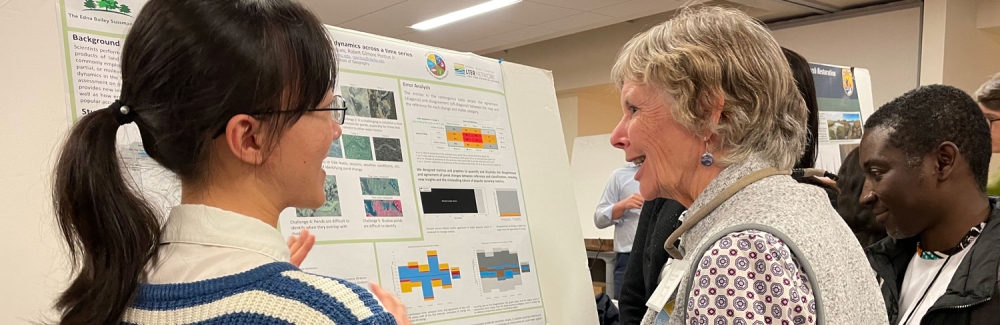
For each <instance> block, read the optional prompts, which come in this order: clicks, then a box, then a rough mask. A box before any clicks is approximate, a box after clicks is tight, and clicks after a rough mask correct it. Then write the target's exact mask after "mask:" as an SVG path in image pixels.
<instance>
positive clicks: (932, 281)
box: [902, 255, 951, 325]
mask: <svg viewBox="0 0 1000 325" xmlns="http://www.w3.org/2000/svg"><path fill="white" fill-rule="evenodd" d="M948 261H951V255H948V258H946V259H945V260H944V264H943V265H941V268H939V269H938V270H937V273H936V274H934V278H933V279H931V284H928V285H927V288H924V293H923V294H921V295H920V300H917V303H916V304H914V305H913V309H911V310H910V314H909V315H908V316H906V321H903V323H902V325H906V324H908V323H909V322H910V317H913V314H914V313H916V312H917V308H920V304H922V303H923V302H924V298H927V292H928V291H931V287H933V286H934V282H937V279H938V276H941V271H944V268H945V267H946V266H948Z"/></svg>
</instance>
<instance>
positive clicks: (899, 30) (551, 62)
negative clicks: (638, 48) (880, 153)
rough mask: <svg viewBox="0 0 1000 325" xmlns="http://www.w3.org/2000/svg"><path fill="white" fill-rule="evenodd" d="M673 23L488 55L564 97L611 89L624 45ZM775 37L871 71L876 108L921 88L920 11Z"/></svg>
mask: <svg viewBox="0 0 1000 325" xmlns="http://www.w3.org/2000/svg"><path fill="white" fill-rule="evenodd" d="M668 18H669V15H668V14H660V15H655V16H651V17H646V18H642V19H637V20H635V21H634V22H633V23H620V24H615V25H611V26H606V27H602V28H598V29H594V30H589V31H585V32H581V33H577V34H573V35H569V36H564V37H560V38H556V39H552V40H548V41H544V42H539V43H535V44H529V45H525V46H522V47H517V48H513V49H510V50H508V51H507V52H496V53H490V54H487V55H486V56H489V57H496V58H504V59H505V60H507V61H511V62H518V63H522V64H526V65H530V66H534V67H539V68H542V69H548V70H552V73H553V75H554V76H555V80H556V81H555V82H556V91H560V92H562V91H567V90H571V89H576V88H582V87H588V86H593V85H598V84H606V83H608V82H610V72H611V65H612V64H613V63H614V61H615V57H616V55H617V53H618V50H619V49H620V48H621V47H622V45H624V44H625V42H627V41H628V40H629V39H631V38H632V36H634V35H635V34H637V33H639V32H642V31H643V30H645V29H647V28H648V27H650V26H652V25H655V24H657V23H660V22H662V21H664V20H665V19H668ZM972 24H975V22H974V21H973V22H972ZM772 34H773V35H774V37H775V38H776V39H777V40H778V42H779V43H780V44H781V45H782V46H786V47H788V48H790V49H792V50H794V51H796V52H798V53H800V54H802V55H803V56H805V57H806V59H808V60H809V61H810V62H821V63H829V64H836V65H847V66H856V67H861V68H866V69H868V70H869V71H871V74H872V83H873V87H872V89H873V92H874V101H875V106H876V107H878V106H879V105H881V104H884V103H885V102H887V101H889V100H890V99H892V98H894V97H896V96H899V95H901V94H902V93H903V92H905V91H906V90H909V89H912V88H914V87H916V86H917V85H918V82H919V76H918V72H917V71H918V68H919V63H918V60H919V55H920V8H909V9H902V10H896V11H890V12H883V13H877V14H871V15H866V16H860V17H854V18H847V19H841V20H835V21H828V22H822V23H817V24H812V25H805V26H797V27H791V28H784V29H778V30H775V31H773V32H772Z"/></svg>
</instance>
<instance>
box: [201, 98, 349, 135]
mask: <svg viewBox="0 0 1000 325" xmlns="http://www.w3.org/2000/svg"><path fill="white" fill-rule="evenodd" d="M305 111H306V112H323V111H332V112H333V113H332V114H330V116H331V117H332V118H333V120H334V121H336V122H337V124H339V125H344V122H345V120H346V118H347V101H346V100H344V97H342V96H340V95H333V102H332V103H330V107H325V108H309V109H306V110H305ZM292 112H294V111H273V112H264V113H257V114H253V115H257V116H262V115H271V114H287V113H292ZM223 133H226V126H225V125H223V126H222V129H220V130H219V131H218V132H216V133H215V135H213V136H212V139H215V138H218V137H219V136H220V135H222V134H223Z"/></svg>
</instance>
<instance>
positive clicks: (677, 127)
mask: <svg viewBox="0 0 1000 325" xmlns="http://www.w3.org/2000/svg"><path fill="white" fill-rule="evenodd" d="M673 103H674V99H673V98H671V96H670V95H668V94H666V93H665V92H662V91H660V90H658V89H656V88H655V87H653V86H650V85H646V84H642V83H637V82H625V83H624V85H623V86H622V96H621V106H622V112H623V116H622V120H621V121H620V122H619V123H618V126H617V127H615V130H614V132H613V133H612V134H611V144H612V145H614V146H615V147H617V148H619V149H622V150H624V151H625V159H626V160H628V161H632V162H635V163H637V164H640V165H642V166H641V167H639V170H638V171H637V172H636V174H635V180H637V181H639V193H640V195H642V197H643V198H645V199H647V200H652V199H654V198H658V197H659V198H674V199H678V198H681V195H682V194H686V193H685V191H682V190H683V189H687V188H688V187H691V186H692V184H691V175H692V174H693V173H691V172H689V171H692V170H695V169H697V168H699V167H702V166H701V165H700V162H699V157H701V155H702V154H703V153H704V152H705V142H704V141H703V140H702V139H700V138H699V137H697V136H696V135H695V134H694V133H691V132H690V131H688V129H687V128H686V127H684V126H683V125H681V124H680V123H678V122H677V121H676V120H675V119H674V118H673V117H672V116H671V113H670V107H671V106H672V105H673ZM685 171H688V172H685Z"/></svg>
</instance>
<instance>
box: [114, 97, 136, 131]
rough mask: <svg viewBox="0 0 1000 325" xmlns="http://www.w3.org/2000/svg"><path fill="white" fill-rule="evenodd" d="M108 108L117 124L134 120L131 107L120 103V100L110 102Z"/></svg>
mask: <svg viewBox="0 0 1000 325" xmlns="http://www.w3.org/2000/svg"><path fill="white" fill-rule="evenodd" d="M108 109H110V110H111V113H112V114H114V115H115V121H118V125H125V124H129V123H132V122H135V120H134V119H132V109H131V108H129V107H128V106H125V105H124V104H122V101H121V100H115V102H114V103H111V106H108Z"/></svg>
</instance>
